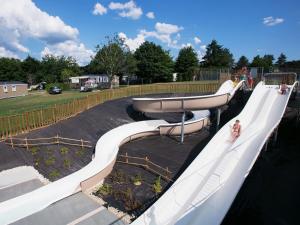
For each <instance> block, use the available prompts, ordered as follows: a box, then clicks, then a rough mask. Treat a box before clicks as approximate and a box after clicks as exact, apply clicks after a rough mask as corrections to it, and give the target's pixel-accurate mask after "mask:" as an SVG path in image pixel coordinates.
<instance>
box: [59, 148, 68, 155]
mask: <svg viewBox="0 0 300 225" xmlns="http://www.w3.org/2000/svg"><path fill="white" fill-rule="evenodd" d="M68 152H69V149H68V148H67V147H61V149H60V153H61V154H62V155H66V154H68Z"/></svg>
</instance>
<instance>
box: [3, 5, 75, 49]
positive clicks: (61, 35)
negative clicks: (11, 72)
mask: <svg viewBox="0 0 300 225" xmlns="http://www.w3.org/2000/svg"><path fill="white" fill-rule="evenodd" d="M78 34H79V32H78V30H77V29H76V28H73V27H71V26H68V25H66V24H65V23H64V22H63V21H62V20H61V19H60V18H59V17H57V16H51V15H48V14H47V13H46V12H43V11H42V10H40V9H39V8H37V6H36V5H35V4H34V3H33V2H32V0H10V1H1V7H0V45H1V46H4V48H5V49H7V50H8V51H11V52H14V53H17V52H29V49H28V48H27V47H26V46H24V45H23V44H22V41H23V40H25V39H27V38H34V39H38V40H41V41H44V42H45V43H46V44H54V43H59V42H62V41H66V40H70V39H71V40H75V39H77V36H78Z"/></svg>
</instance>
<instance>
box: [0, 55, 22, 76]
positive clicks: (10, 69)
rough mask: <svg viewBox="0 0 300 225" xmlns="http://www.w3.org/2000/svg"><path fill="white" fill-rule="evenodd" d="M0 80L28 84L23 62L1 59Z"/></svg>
mask: <svg viewBox="0 0 300 225" xmlns="http://www.w3.org/2000/svg"><path fill="white" fill-rule="evenodd" d="M0 80H1V81H23V82H26V75H25V73H24V72H23V70H22V62H21V61H20V60H19V59H14V58H0Z"/></svg>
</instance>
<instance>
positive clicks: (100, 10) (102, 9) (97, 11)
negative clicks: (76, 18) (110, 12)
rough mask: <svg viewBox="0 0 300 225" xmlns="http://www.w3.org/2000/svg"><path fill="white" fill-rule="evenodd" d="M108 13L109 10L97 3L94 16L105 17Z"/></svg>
mask: <svg viewBox="0 0 300 225" xmlns="http://www.w3.org/2000/svg"><path fill="white" fill-rule="evenodd" d="M106 13H107V9H106V8H105V7H104V6H103V5H101V4H100V3H98V2H97V3H96V4H95V6H94V11H93V14H94V15H103V14H106Z"/></svg>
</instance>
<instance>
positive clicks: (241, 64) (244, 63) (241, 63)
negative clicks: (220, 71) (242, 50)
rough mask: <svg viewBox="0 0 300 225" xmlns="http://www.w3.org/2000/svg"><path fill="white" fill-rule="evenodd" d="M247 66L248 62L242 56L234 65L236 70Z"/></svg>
mask: <svg viewBox="0 0 300 225" xmlns="http://www.w3.org/2000/svg"><path fill="white" fill-rule="evenodd" d="M247 66H249V60H248V59H247V57H246V56H244V55H242V56H241V57H240V58H239V60H238V61H237V63H236V68H237V69H241V68H243V67H247Z"/></svg>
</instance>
